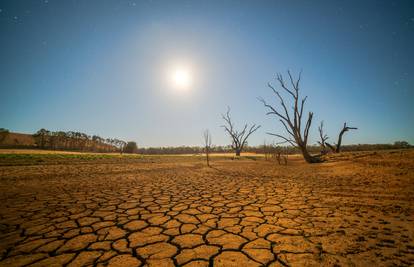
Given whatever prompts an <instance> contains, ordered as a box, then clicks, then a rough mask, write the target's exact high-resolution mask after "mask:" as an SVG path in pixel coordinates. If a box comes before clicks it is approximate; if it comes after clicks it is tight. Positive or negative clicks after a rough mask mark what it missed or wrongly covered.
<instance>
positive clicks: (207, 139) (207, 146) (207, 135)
mask: <svg viewBox="0 0 414 267" xmlns="http://www.w3.org/2000/svg"><path fill="white" fill-rule="evenodd" d="M203 138H204V148H205V152H206V160H207V166H208V167H210V148H211V134H210V131H209V130H205V131H204V133H203Z"/></svg>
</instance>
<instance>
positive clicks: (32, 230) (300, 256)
mask: <svg viewBox="0 0 414 267" xmlns="http://www.w3.org/2000/svg"><path fill="white" fill-rule="evenodd" d="M9 160H10V159H9ZM212 164H213V167H212V168H207V167H206V166H205V164H204V162H203V161H202V160H201V158H199V157H180V158H177V159H176V158H174V157H165V158H160V157H158V158H154V159H151V158H145V159H142V158H141V159H139V158H137V159H125V160H123V159H96V160H93V161H91V160H88V161H82V159H76V160H75V159H70V158H68V159H64V160H60V161H56V162H53V161H50V162H49V161H47V160H46V161H45V164H42V162H40V163H38V164H27V165H25V164H22V162H19V165H18V166H11V165H12V164H9V163H7V164H3V165H1V164H0V266H26V265H28V266H62V265H66V266H209V265H214V266H393V265H398V266H410V265H411V266H412V265H414V151H412V150H411V151H403V152H402V151H391V152H367V153H346V154H342V155H337V156H333V157H330V158H329V160H328V162H326V163H323V164H314V165H307V164H305V163H303V162H302V161H301V160H299V159H294V160H293V161H290V162H289V164H288V166H278V165H277V164H275V163H274V162H267V161H264V160H263V159H257V160H253V159H242V160H231V159H222V158H218V159H214V158H213V163H212ZM8 165H10V166H8Z"/></svg>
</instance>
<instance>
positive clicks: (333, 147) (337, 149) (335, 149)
mask: <svg viewBox="0 0 414 267" xmlns="http://www.w3.org/2000/svg"><path fill="white" fill-rule="evenodd" d="M357 129H358V128H356V127H349V126H346V122H345V123H344V127H343V128H342V130H341V131H340V132H339V136H338V142H337V143H336V145H331V144H329V143H328V142H325V144H326V145H327V146H328V147H329V148H330V149H331V150H332V152H334V153H339V152H341V145H342V136H343V135H344V133H346V132H347V131H349V130H357Z"/></svg>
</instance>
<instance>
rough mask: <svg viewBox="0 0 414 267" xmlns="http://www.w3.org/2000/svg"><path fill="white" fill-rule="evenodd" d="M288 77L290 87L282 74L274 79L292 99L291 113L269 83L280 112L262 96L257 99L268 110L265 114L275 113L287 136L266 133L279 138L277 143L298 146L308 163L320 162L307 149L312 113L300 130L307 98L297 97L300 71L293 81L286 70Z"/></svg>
mask: <svg viewBox="0 0 414 267" xmlns="http://www.w3.org/2000/svg"><path fill="white" fill-rule="evenodd" d="M287 73H288V75H289V79H290V84H291V88H288V86H287V84H286V83H285V81H284V79H283V77H282V75H281V74H280V73H278V74H277V76H276V79H277V81H278V82H279V84H280V87H281V88H282V89H283V90H284V91H286V92H287V93H288V94H289V95H290V96H291V97H292V99H293V107H292V109H293V110H292V111H293V112H292V113H290V112H289V111H288V108H287V106H286V103H285V101H284V99H283V98H282V96H281V94H280V93H279V92H278V91H277V90H276V89H275V88H274V87H273V86H272V85H271V84H270V83H269V84H268V86H269V88H270V89H272V91H273V93H274V94H275V95H276V97H277V99H278V100H279V101H280V105H281V107H282V109H283V111H282V112H280V111H278V110H277V108H275V107H273V106H272V105H269V104H268V103H267V102H266V101H265V100H264V99H263V98H260V99H259V100H260V101H261V102H262V103H263V105H264V106H265V107H266V108H267V109H268V110H269V112H267V115H275V116H276V117H278V118H279V121H280V122H281V123H282V125H283V127H284V128H285V130H286V132H287V133H288V136H283V135H280V134H274V133H268V134H270V135H273V136H276V137H279V138H281V139H282V140H283V141H282V142H280V143H279V144H284V143H289V144H291V145H292V146H295V147H298V148H299V149H300V151H301V152H302V155H303V158H304V159H305V160H306V162H308V163H316V162H321V159H320V158H319V157H316V156H312V155H311V154H310V153H309V151H308V149H307V144H308V136H309V129H310V127H311V124H312V118H313V113H312V112H309V113H308V118H307V120H306V124H305V128H304V129H303V131H302V116H303V108H304V105H305V102H306V99H307V96H306V97H305V98H302V99H299V84H300V79H301V73H299V77H298V79H297V80H296V81H294V79H293V77H292V75H291V73H290V71H288V72H287Z"/></svg>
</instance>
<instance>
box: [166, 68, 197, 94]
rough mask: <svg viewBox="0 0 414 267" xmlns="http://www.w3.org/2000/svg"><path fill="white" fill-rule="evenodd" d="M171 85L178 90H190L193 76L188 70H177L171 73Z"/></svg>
mask: <svg viewBox="0 0 414 267" xmlns="http://www.w3.org/2000/svg"><path fill="white" fill-rule="evenodd" d="M170 78H171V83H172V85H173V86H174V88H176V89H178V90H188V89H190V88H191V85H192V74H191V72H190V70H189V69H187V68H183V67H180V68H175V69H174V70H173V71H172V72H171V77H170Z"/></svg>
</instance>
